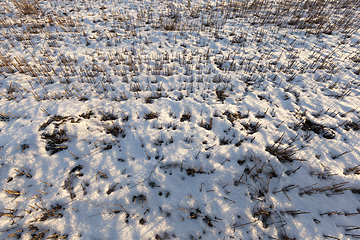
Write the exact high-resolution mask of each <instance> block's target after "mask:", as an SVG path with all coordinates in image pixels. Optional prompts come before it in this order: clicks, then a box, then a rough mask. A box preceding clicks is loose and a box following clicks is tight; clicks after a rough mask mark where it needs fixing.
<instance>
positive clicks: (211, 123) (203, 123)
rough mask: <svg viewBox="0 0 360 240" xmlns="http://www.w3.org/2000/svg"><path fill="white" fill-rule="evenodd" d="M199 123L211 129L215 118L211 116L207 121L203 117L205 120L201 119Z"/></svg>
mask: <svg viewBox="0 0 360 240" xmlns="http://www.w3.org/2000/svg"><path fill="white" fill-rule="evenodd" d="M199 125H200V127H202V128H205V129H206V130H211V129H212V126H213V118H210V121H209V122H206V121H204V119H203V120H201V122H200V124H199Z"/></svg>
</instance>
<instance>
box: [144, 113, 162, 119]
mask: <svg viewBox="0 0 360 240" xmlns="http://www.w3.org/2000/svg"><path fill="white" fill-rule="evenodd" d="M158 117H159V113H157V112H153V111H151V112H149V113H145V117H144V119H145V120H150V119H154V118H158Z"/></svg>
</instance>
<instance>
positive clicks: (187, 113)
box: [180, 111, 191, 122]
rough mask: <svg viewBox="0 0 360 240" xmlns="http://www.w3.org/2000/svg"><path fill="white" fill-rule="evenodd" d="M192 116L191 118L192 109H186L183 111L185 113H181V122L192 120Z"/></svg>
mask: <svg viewBox="0 0 360 240" xmlns="http://www.w3.org/2000/svg"><path fill="white" fill-rule="evenodd" d="M190 118H191V112H190V111H185V112H184V113H183V115H181V118H180V122H184V121H190Z"/></svg>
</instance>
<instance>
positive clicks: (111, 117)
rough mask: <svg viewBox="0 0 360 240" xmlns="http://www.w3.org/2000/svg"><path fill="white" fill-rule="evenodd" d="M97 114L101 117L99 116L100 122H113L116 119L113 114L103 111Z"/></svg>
mask: <svg viewBox="0 0 360 240" xmlns="http://www.w3.org/2000/svg"><path fill="white" fill-rule="evenodd" d="M99 113H100V114H101V115H102V116H101V119H100V120H101V121H109V120H111V121H113V120H116V119H118V117H117V116H116V115H115V114H114V113H113V112H103V111H99Z"/></svg>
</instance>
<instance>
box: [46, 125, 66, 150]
mask: <svg viewBox="0 0 360 240" xmlns="http://www.w3.org/2000/svg"><path fill="white" fill-rule="evenodd" d="M41 138H42V139H46V140H47V143H46V146H45V149H46V151H49V152H50V155H53V154H55V153H57V152H60V151H62V150H65V149H67V148H68V147H67V146H64V145H61V144H62V143H64V142H68V141H69V138H68V137H67V135H66V131H65V130H63V129H62V130H58V129H55V130H54V131H53V132H52V133H43V134H42V136H41Z"/></svg>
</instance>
